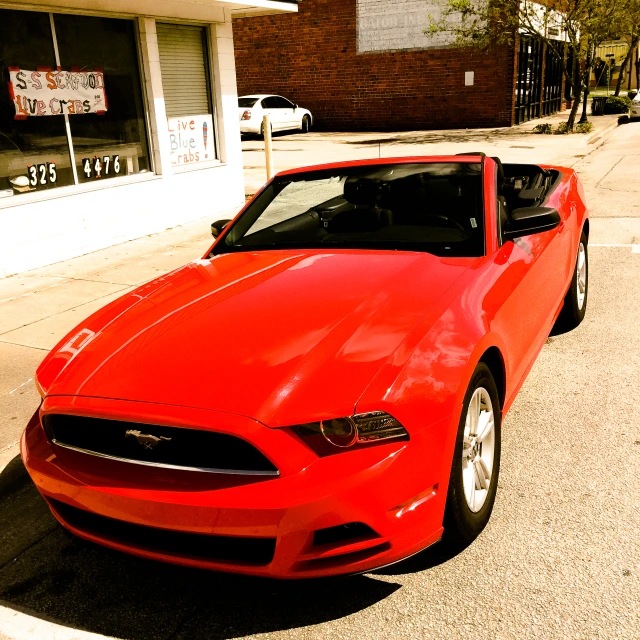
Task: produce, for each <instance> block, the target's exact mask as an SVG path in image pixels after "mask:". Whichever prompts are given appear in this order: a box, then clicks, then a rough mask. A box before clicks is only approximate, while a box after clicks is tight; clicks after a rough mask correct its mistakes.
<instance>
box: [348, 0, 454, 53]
mask: <svg viewBox="0 0 640 640" xmlns="http://www.w3.org/2000/svg"><path fill="white" fill-rule="evenodd" d="M356 2H357V15H358V53H368V52H372V51H397V50H401V49H429V48H432V47H443V46H447V45H449V44H451V42H452V40H453V39H452V37H451V36H450V35H449V34H438V35H437V36H426V35H425V34H424V30H425V29H426V28H428V26H429V15H431V16H432V17H433V18H434V20H437V19H438V17H439V16H440V15H441V8H440V4H438V0H356Z"/></svg>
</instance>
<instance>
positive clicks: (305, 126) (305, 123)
mask: <svg viewBox="0 0 640 640" xmlns="http://www.w3.org/2000/svg"><path fill="white" fill-rule="evenodd" d="M310 130H311V118H310V117H309V116H302V133H309V131H310Z"/></svg>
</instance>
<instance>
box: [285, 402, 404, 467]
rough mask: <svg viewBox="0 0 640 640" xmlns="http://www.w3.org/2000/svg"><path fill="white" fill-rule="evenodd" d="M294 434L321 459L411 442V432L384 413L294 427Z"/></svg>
mask: <svg viewBox="0 0 640 640" xmlns="http://www.w3.org/2000/svg"><path fill="white" fill-rule="evenodd" d="M293 430H294V431H295V432H296V433H297V434H298V435H299V436H300V437H301V438H302V439H303V440H304V441H305V442H306V443H307V444H308V445H309V446H310V447H311V448H312V449H313V450H314V451H315V452H316V453H317V454H318V455H319V456H327V455H331V454H334V453H341V452H343V451H350V450H353V449H355V448H361V447H364V446H370V445H372V444H375V443H378V442H386V441H388V440H393V439H401V438H402V439H404V440H408V439H409V434H408V433H407V430H406V429H405V428H404V427H403V426H402V425H401V424H400V423H399V422H398V421H397V420H396V419H395V418H394V417H393V416H390V415H389V414H388V413H384V412H383V411H372V412H370V413H361V414H358V415H355V416H351V417H347V418H334V419H330V420H321V421H320V422H310V423H308V424H301V425H298V426H296V427H293Z"/></svg>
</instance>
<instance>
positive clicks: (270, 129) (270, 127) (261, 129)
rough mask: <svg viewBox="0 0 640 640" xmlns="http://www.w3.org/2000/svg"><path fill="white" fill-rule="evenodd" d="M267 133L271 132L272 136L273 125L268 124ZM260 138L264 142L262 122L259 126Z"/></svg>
mask: <svg viewBox="0 0 640 640" xmlns="http://www.w3.org/2000/svg"><path fill="white" fill-rule="evenodd" d="M269 131H271V135H272V136H273V125H272V124H269ZM260 137H261V138H262V139H263V140H264V122H263V123H262V124H261V125H260Z"/></svg>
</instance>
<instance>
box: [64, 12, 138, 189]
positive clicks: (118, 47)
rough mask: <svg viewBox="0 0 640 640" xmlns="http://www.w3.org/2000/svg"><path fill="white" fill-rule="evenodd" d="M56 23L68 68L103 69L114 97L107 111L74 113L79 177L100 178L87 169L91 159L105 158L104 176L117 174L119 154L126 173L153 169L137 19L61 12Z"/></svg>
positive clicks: (108, 91)
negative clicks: (140, 70) (147, 137)
mask: <svg viewBox="0 0 640 640" xmlns="http://www.w3.org/2000/svg"><path fill="white" fill-rule="evenodd" d="M55 26H56V36H57V38H58V51H59V52H60V64H61V66H62V68H63V69H67V68H70V67H72V66H75V67H79V68H80V69H81V70H94V69H100V70H102V72H103V73H104V85H105V92H106V95H107V101H108V104H107V110H106V111H105V113H104V114H97V113H87V114H84V115H81V116H76V117H73V116H71V117H70V118H69V123H70V125H71V138H72V140H73V150H74V155H75V160H76V169H77V172H78V179H79V181H80V182H87V181H91V180H95V167H92V170H91V172H87V167H86V159H87V158H89V159H93V158H98V159H102V160H101V162H102V165H103V167H102V173H103V174H104V177H108V176H110V175H116V174H115V170H114V159H115V158H118V159H119V164H120V175H126V174H131V173H144V172H146V171H148V170H149V168H150V167H149V158H148V154H147V140H146V135H145V133H146V132H145V126H144V110H143V106H142V92H141V89H140V77H139V76H138V55H137V51H136V40H135V32H134V27H133V23H132V22H130V21H129V20H114V19H111V18H88V17H84V16H74V15H56V16H55ZM83 160H85V162H83ZM109 163H111V167H109ZM92 164H95V161H94V162H93V163H92ZM107 171H108V173H106V172H107ZM87 174H89V175H87Z"/></svg>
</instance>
